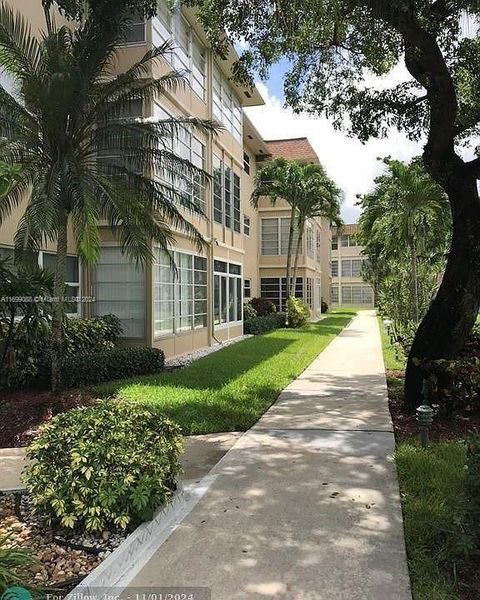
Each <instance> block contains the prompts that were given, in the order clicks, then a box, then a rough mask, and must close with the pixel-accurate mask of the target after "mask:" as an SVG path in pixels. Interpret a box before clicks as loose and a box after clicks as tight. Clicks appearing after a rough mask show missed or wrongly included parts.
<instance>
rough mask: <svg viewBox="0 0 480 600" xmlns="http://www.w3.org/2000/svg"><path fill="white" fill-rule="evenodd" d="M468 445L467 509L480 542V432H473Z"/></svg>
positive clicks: (476, 538)
mask: <svg viewBox="0 0 480 600" xmlns="http://www.w3.org/2000/svg"><path fill="white" fill-rule="evenodd" d="M466 447H467V455H466V463H465V464H466V475H465V496H466V510H467V516H468V520H469V523H470V527H471V531H472V534H473V536H474V538H475V540H476V541H477V544H480V434H478V433H473V434H471V435H470V436H469V437H468V438H467V439H466Z"/></svg>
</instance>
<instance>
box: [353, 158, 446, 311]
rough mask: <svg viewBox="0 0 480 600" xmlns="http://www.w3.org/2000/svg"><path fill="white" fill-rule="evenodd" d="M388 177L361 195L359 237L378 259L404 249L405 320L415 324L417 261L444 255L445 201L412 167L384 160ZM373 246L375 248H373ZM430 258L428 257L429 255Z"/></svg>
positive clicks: (420, 170) (420, 171)
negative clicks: (408, 308) (408, 317)
mask: <svg viewBox="0 0 480 600" xmlns="http://www.w3.org/2000/svg"><path fill="white" fill-rule="evenodd" d="M384 162H385V164H386V165H387V166H388V172H387V173H386V174H385V175H383V176H381V177H379V178H378V179H377V185H376V187H375V190H374V191H373V192H372V193H371V194H369V195H367V196H366V197H365V199H364V200H363V202H362V204H363V207H364V210H363V213H362V217H361V219H360V223H361V227H360V229H361V232H362V233H361V235H362V238H363V239H364V240H365V241H366V243H367V245H369V247H371V248H372V249H373V250H374V255H377V254H378V253H379V252H380V253H381V255H380V254H379V255H378V258H379V259H383V260H385V258H387V260H388V259H389V258H390V259H391V260H394V259H396V258H397V257H398V256H399V255H400V254H401V253H402V248H406V249H407V252H408V259H409V263H410V277H411V280H410V281H411V298H412V305H411V318H412V320H413V321H414V322H415V323H418V322H419V320H420V316H421V315H420V300H419V277H418V266H419V259H420V257H423V258H425V259H427V260H430V261H434V260H436V257H435V256H433V254H435V253H436V252H438V251H440V252H442V251H443V252H446V241H447V239H448V235H447V232H448V230H449V223H450V221H449V214H450V213H449V210H448V201H447V198H446V195H445V193H444V192H443V190H442V189H441V188H440V187H439V186H438V185H437V184H436V183H435V182H434V181H433V180H432V179H431V177H430V176H429V175H428V174H427V173H426V172H425V170H424V169H423V168H422V167H420V166H419V165H418V164H417V163H416V162H413V163H410V164H405V163H402V162H400V161H396V160H390V159H385V160H384ZM374 245H376V248H374ZM432 253H433V254H432Z"/></svg>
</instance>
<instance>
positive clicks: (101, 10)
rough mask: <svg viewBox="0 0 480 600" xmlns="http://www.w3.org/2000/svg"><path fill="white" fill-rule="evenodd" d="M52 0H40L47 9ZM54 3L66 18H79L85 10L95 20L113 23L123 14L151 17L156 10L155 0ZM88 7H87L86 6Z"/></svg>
mask: <svg viewBox="0 0 480 600" xmlns="http://www.w3.org/2000/svg"><path fill="white" fill-rule="evenodd" d="M53 3H54V0H42V4H43V6H44V7H45V8H46V9H47V10H49V9H50V7H51V6H52V4H53ZM55 4H56V5H57V6H58V8H59V9H60V12H61V13H62V14H64V15H65V16H66V17H67V18H69V19H73V20H79V19H81V18H82V17H85V12H86V10H88V11H89V13H90V14H92V15H94V17H95V20H96V21H97V22H100V23H101V24H103V22H106V23H109V24H113V23H112V21H114V20H115V19H117V20H118V19H119V16H120V15H122V16H123V15H125V16H128V17H130V19H133V18H134V17H137V18H138V15H139V14H141V15H143V16H144V17H145V18H150V17H153V16H154V15H155V14H156V12H157V0H94V1H93V2H88V3H85V2H84V0H58V1H57V2H55ZM86 7H88V8H86Z"/></svg>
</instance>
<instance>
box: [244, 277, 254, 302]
mask: <svg viewBox="0 0 480 600" xmlns="http://www.w3.org/2000/svg"><path fill="white" fill-rule="evenodd" d="M243 295H244V297H245V298H251V297H252V280H251V279H245V280H244V282H243Z"/></svg>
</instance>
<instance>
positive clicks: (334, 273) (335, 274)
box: [332, 260, 338, 277]
mask: <svg viewBox="0 0 480 600" xmlns="http://www.w3.org/2000/svg"><path fill="white" fill-rule="evenodd" d="M332 277H338V260H332Z"/></svg>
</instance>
